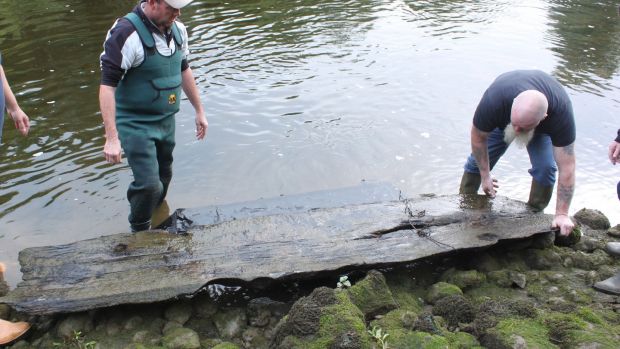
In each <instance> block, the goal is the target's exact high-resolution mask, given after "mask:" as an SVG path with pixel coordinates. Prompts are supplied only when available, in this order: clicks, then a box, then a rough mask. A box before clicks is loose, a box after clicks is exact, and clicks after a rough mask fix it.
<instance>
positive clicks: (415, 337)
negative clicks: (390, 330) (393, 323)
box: [388, 332, 450, 349]
mask: <svg viewBox="0 0 620 349" xmlns="http://www.w3.org/2000/svg"><path fill="white" fill-rule="evenodd" d="M388 344H389V347H390V348H407V349H445V348H450V343H449V342H448V340H447V339H446V338H445V337H442V336H437V335H433V334H430V333H426V332H407V333H404V334H403V335H401V336H398V337H396V336H394V337H392V335H391V334H390V337H388Z"/></svg>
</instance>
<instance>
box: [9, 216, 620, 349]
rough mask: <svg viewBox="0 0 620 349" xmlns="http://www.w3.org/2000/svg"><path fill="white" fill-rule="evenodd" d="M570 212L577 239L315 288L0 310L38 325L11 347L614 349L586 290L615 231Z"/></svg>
mask: <svg viewBox="0 0 620 349" xmlns="http://www.w3.org/2000/svg"><path fill="white" fill-rule="evenodd" d="M577 216H578V217H579V220H580V221H581V222H583V223H586V224H588V225H585V224H584V225H582V226H581V232H582V234H583V235H582V237H581V239H580V241H578V242H577V243H575V240H573V241H561V242H560V241H555V244H554V236H553V234H551V233H550V234H542V235H538V236H535V237H533V238H530V239H526V240H518V241H517V240H515V241H510V242H505V243H502V244H500V245H496V246H492V247H490V248H485V249H479V250H471V251H467V252H461V253H455V254H446V255H444V256H443V257H441V258H433V259H427V260H423V261H420V262H417V263H415V264H410V265H405V266H399V267H393V268H385V269H381V270H373V271H342V272H341V273H340V274H338V275H326V276H325V278H324V279H320V280H315V281H316V283H315V284H312V285H300V284H296V283H291V284H288V285H284V287H282V285H266V286H265V288H263V289H261V290H249V289H246V288H243V287H242V286H241V287H234V286H231V285H229V286H228V287H224V286H216V285H213V286H211V287H209V288H208V289H206V290H205V292H203V293H201V294H199V295H197V296H195V297H193V298H191V299H178V300H176V301H172V302H164V303H155V304H148V305H140V306H121V307H113V308H107V309H100V310H96V311H89V312H84V313H75V314H67V315H57V316H52V317H36V318H29V319H28V318H24V317H23V315H20V314H17V313H15V312H14V311H13V310H11V309H10V308H8V307H7V306H2V305H0V318H3V319H13V320H17V319H23V320H29V321H31V322H32V323H33V324H34V325H35V326H34V327H35V328H34V329H33V330H32V331H31V332H30V333H29V335H28V336H27V337H25V338H24V339H23V340H22V341H20V342H18V343H15V344H14V345H13V346H12V347H11V348H55V347H56V348H122V349H125V348H136V349H137V348H217V349H223V348H259V349H260V348H282V349H284V348H342V349H344V348H351V349H354V348H369V349H370V348H387V347H389V348H475V347H486V348H526V347H527V348H617V347H618V343H620V298H619V297H617V296H612V295H606V294H603V293H600V292H597V291H595V290H594V289H593V288H592V284H593V283H595V282H597V281H600V280H603V279H605V278H607V277H610V276H612V275H614V274H615V273H618V272H620V259H618V258H614V257H611V256H609V255H608V254H607V253H606V252H605V243H606V242H607V241H620V238H618V237H617V231H618V229H617V227H615V228H611V229H610V228H609V222H608V221H607V222H606V218H605V217H604V216H602V215H600V214H597V212H594V211H584V212H580V213H579V214H578V215H577ZM614 235H615V236H614ZM340 276H347V277H348V281H349V282H350V284H351V286H350V287H349V286H348V283H347V282H346V281H347V280H340ZM339 282H340V287H338V283H339ZM386 334H387V337H386V336H385V335H386ZM382 341H383V342H382Z"/></svg>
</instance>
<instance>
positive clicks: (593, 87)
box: [548, 0, 620, 97]
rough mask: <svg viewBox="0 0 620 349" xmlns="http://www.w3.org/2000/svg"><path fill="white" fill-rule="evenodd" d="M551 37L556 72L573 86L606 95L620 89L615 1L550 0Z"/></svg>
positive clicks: (618, 23) (619, 22)
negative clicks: (619, 82)
mask: <svg viewBox="0 0 620 349" xmlns="http://www.w3.org/2000/svg"><path fill="white" fill-rule="evenodd" d="M550 3H551V4H550V5H551V7H550V14H549V18H550V20H551V23H550V24H551V27H550V30H549V34H548V38H549V41H550V43H551V44H552V45H553V46H552V48H551V50H552V51H553V52H554V53H555V55H556V56H557V57H558V59H559V61H558V63H559V65H558V67H557V68H556V69H555V72H554V73H555V75H556V76H557V77H558V79H560V81H562V82H563V83H564V84H565V85H567V86H569V87H570V88H571V89H574V90H577V91H583V92H589V93H592V94H596V95H598V96H601V97H603V96H604V93H603V91H602V90H611V89H614V88H615V89H617V88H618V86H617V85H616V86H615V87H614V86H611V85H612V80H611V79H612V78H613V77H614V75H616V74H617V72H618V65H619V62H620V35H619V34H620V20H619V18H618V4H617V2H616V1H595V2H593V1H585V0H575V1H551V2H550Z"/></svg>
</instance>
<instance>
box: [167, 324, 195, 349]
mask: <svg viewBox="0 0 620 349" xmlns="http://www.w3.org/2000/svg"><path fill="white" fill-rule="evenodd" d="M162 343H163V344H164V346H165V347H166V348H170V349H198V348H200V338H199V337H198V333H196V332H195V331H193V330H190V329H189V328H183V327H178V328H175V329H172V330H170V331H168V332H167V333H166V335H165V336H164V337H163V338H162Z"/></svg>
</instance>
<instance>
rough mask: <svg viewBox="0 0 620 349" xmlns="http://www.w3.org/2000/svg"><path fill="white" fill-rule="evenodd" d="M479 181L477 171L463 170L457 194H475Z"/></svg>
mask: <svg viewBox="0 0 620 349" xmlns="http://www.w3.org/2000/svg"><path fill="white" fill-rule="evenodd" d="M481 182H482V180H481V179H480V174H479V173H469V172H463V177H462V178H461V186H460V188H459V194H477V193H478V188H480V183H481Z"/></svg>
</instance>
